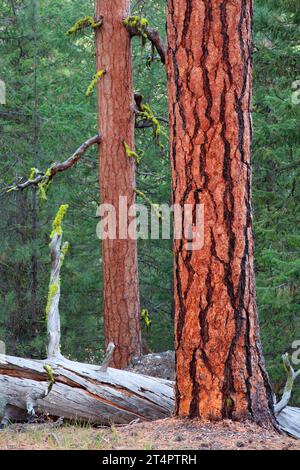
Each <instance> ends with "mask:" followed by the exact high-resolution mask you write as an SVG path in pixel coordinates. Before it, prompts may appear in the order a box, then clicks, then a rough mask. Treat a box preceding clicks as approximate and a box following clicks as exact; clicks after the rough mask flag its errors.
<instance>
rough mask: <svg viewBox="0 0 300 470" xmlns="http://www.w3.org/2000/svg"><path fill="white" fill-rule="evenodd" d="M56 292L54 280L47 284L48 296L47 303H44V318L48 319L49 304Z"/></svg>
mask: <svg viewBox="0 0 300 470" xmlns="http://www.w3.org/2000/svg"><path fill="white" fill-rule="evenodd" d="M57 293H58V285H57V284H55V283H54V282H52V283H50V285H49V292H48V298H47V305H46V320H48V317H49V313H50V309H51V305H52V303H53V299H54V297H55V296H56V294H57Z"/></svg>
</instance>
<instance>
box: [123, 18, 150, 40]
mask: <svg viewBox="0 0 300 470" xmlns="http://www.w3.org/2000/svg"><path fill="white" fill-rule="evenodd" d="M123 24H124V26H125V27H126V29H127V30H128V31H130V33H131V34H132V35H133V36H140V37H141V38H142V41H143V44H145V42H146V40H147V38H148V33H147V27H148V24H149V23H148V20H147V19H146V18H141V17H140V16H129V17H128V18H125V19H124V20H123Z"/></svg>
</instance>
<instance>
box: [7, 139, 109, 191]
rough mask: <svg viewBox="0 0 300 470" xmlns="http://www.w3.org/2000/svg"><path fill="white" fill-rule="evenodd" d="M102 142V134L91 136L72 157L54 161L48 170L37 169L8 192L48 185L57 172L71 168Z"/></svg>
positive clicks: (9, 188) (8, 189)
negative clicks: (91, 148) (90, 149)
mask: <svg viewBox="0 0 300 470" xmlns="http://www.w3.org/2000/svg"><path fill="white" fill-rule="evenodd" d="M100 143H101V136H100V135H95V136H94V137H91V138H90V139H88V140H87V141H86V142H84V143H83V144H82V145H81V146H80V147H79V148H78V149H77V150H76V152H75V153H73V155H72V156H71V157H69V158H68V159H67V160H65V161H64V162H61V163H54V164H53V165H51V167H50V168H49V169H48V170H47V171H46V172H41V171H39V170H38V169H35V175H34V177H33V178H29V179H28V180H25V181H23V182H22V181H21V182H19V183H17V184H16V185H14V186H10V187H8V188H7V191H6V192H10V191H18V190H23V189H25V188H28V187H29V186H39V185H41V184H42V185H44V184H45V185H47V184H48V183H49V182H50V181H51V180H52V179H53V178H54V176H55V175H57V173H60V172H63V171H66V170H68V169H69V168H71V167H72V166H73V165H75V164H76V163H77V162H78V160H80V158H81V157H82V156H83V154H84V153H85V152H86V151H87V150H88V148H90V147H91V146H92V145H95V144H98V145H100Z"/></svg>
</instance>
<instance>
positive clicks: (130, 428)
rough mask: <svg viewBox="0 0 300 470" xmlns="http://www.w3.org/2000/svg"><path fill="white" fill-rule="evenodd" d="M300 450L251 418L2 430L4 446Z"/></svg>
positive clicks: (0, 437)
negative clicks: (251, 421)
mask: <svg viewBox="0 0 300 470" xmlns="http://www.w3.org/2000/svg"><path fill="white" fill-rule="evenodd" d="M29 449H31V450H50V449H53V450H75V449H78V450H128V449H132V450H138V449H141V450H188V449H190V450H195V449H199V450H268V449H269V450H300V440H294V439H292V438H289V437H287V436H285V435H281V434H278V433H276V432H273V431H269V430H266V429H262V428H260V427H258V426H256V425H253V424H252V423H245V424H240V423H235V422H232V421H229V420H228V421H224V422H222V423H208V422H201V421H200V422H199V421H188V420H182V419H175V418H168V419H164V420H159V421H155V422H151V423H136V422H135V423H132V424H130V425H127V426H112V427H101V428H99V427H98V428H93V427H89V426H85V427H82V426H78V425H77V426H74V425H60V426H58V425H55V423H48V424H15V425H12V426H10V427H9V428H6V429H5V430H2V431H1V432H0V450H29Z"/></svg>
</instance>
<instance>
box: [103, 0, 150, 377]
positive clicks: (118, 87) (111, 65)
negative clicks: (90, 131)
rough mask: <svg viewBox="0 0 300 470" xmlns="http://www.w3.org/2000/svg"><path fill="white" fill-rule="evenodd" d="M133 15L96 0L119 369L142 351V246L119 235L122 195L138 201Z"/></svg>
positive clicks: (112, 325)
mask: <svg viewBox="0 0 300 470" xmlns="http://www.w3.org/2000/svg"><path fill="white" fill-rule="evenodd" d="M129 15H130V1H129V0H95V17H96V18H99V17H101V16H103V26H102V27H101V28H99V29H98V30H97V32H96V50H97V70H98V71H99V70H102V69H105V70H106V74H105V75H104V77H103V78H102V79H101V80H100V81H99V84H98V97H99V132H100V133H101V136H102V144H101V146H100V156H99V180H100V194H101V203H102V204H111V205H113V207H114V208H115V209H116V213H117V239H116V240H109V239H106V240H103V242H102V261H103V277H104V327H105V339H106V344H108V343H109V342H111V341H112V342H113V343H114V344H115V345H116V350H115V354H114V358H113V367H117V368H123V367H126V366H127V365H128V364H129V362H130V359H131V358H132V357H133V356H135V355H140V354H141V332H140V300H139V286H138V267H137V244H136V241H135V240H130V239H127V238H126V235H125V236H124V239H121V238H122V237H119V222H120V220H119V215H118V214H119V196H126V197H127V208H129V207H130V206H131V205H132V204H133V203H134V202H135V193H134V188H135V162H134V159H129V158H128V157H127V156H126V153H125V149H124V145H123V142H124V141H125V142H126V143H127V144H128V145H129V147H130V148H131V149H133V148H134V121H135V120H134V104H133V85H132V59H131V40H130V35H129V33H128V32H127V30H126V28H125V27H124V26H123V23H122V20H123V19H124V18H126V17H128V16H129Z"/></svg>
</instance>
